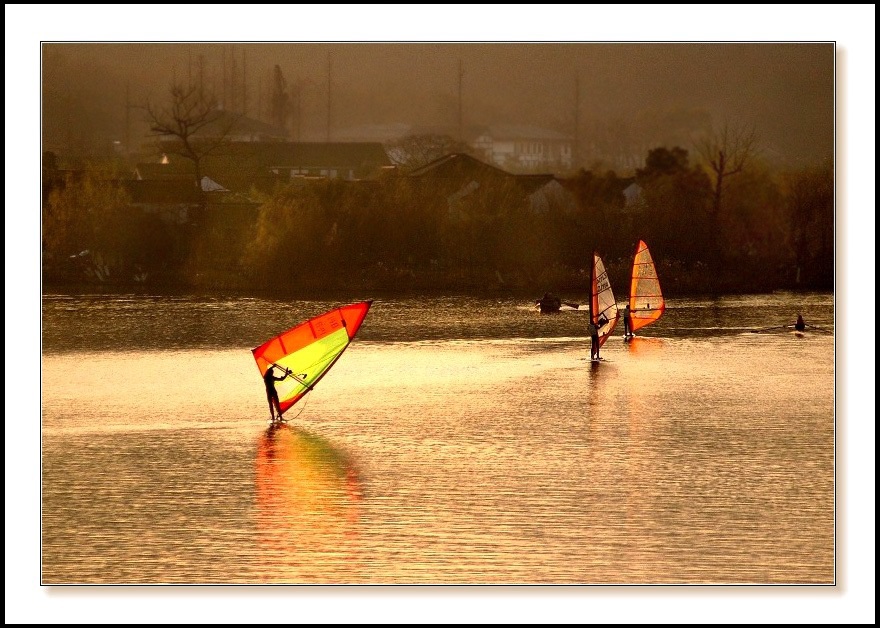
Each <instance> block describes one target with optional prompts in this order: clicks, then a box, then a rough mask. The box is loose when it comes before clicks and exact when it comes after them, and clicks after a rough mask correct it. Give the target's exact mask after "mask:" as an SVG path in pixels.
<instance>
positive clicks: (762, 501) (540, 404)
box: [41, 294, 835, 584]
mask: <svg viewBox="0 0 880 628" xmlns="http://www.w3.org/2000/svg"><path fill="white" fill-rule="evenodd" d="M364 296H368V295H364ZM359 298H360V296H357V297H354V298H352V299H349V300H348V301H344V302H337V301H333V302H330V301H282V300H264V299H254V298H230V299H222V298H206V297H158V296H157V297H148V296H135V295H128V296H106V295H105V296H70V295H58V294H52V295H45V296H44V298H43V311H42V316H43V319H42V334H43V337H42V341H43V360H42V531H41V534H42V546H41V553H42V583H43V584H65V583H253V584H263V583H335V584H359V583H368V584H406V583H423V584H447V583H449V584H458V583H487V584H509V583H528V584H538V583H548V584H562V583H578V584H580V583H583V584H659V583H700V584H730V583H798V584H800V583H822V584H831V583H834V582H835V553H834V548H835V544H834V541H835V519H834V496H835V473H834V472H835V458H834V444H835V419H834V366H835V360H834V337H833V335H831V334H830V333H826V332H828V331H830V330H832V329H833V320H834V305H833V297H832V295H830V294H806V295H804V294H772V295H750V296H736V297H726V298H719V299H714V300H712V299H691V300H671V301H669V302H668V309H667V311H666V313H665V314H664V316H663V317H662V318H661V319H660V320H659V321H658V322H657V323H655V324H653V325H650V326H648V327H646V328H644V329H643V330H640V334H642V335H640V336H639V337H637V338H636V339H635V340H634V341H632V342H630V343H624V342H623V340H622V336H621V334H622V325H619V326H618V328H617V329H616V330H615V334H614V336H613V337H612V338H610V339H609V340H608V342H607V343H606V344H605V345H604V347H603V348H602V357H603V358H605V361H604V362H602V363H601V364H598V365H594V364H591V363H590V362H589V361H588V360H587V359H586V358H588V357H589V339H588V338H586V321H587V316H586V312H584V311H563V312H561V313H560V314H558V315H549V316H547V315H544V316H542V315H540V314H538V313H537V312H535V311H534V309H533V308H532V307H530V304H529V303H528V301H523V300H521V299H520V300H517V299H513V298H501V299H485V298H469V297H455V298H453V297H450V298H433V297H432V298H421V299H415V298H407V299H399V300H394V299H387V300H386V299H377V300H376V301H375V302H374V304H373V307H372V309H371V310H370V312H369V314H368V315H367V318H366V319H365V321H364V324H363V326H362V327H361V330H360V332H359V333H358V336H357V338H356V339H355V341H354V342H353V343H352V345H351V346H350V347H349V348H348V350H347V351H346V353H345V354H344V355H343V356H342V358H341V359H340V361H339V362H338V363H337V364H336V366H335V367H334V368H333V369H332V370H331V371H330V372H329V374H328V375H327V377H325V378H324V379H323V380H321V383H320V384H319V385H318V386H317V387H316V389H315V391H314V392H313V393H311V394H310V395H308V396H307V397H306V398H305V400H304V401H303V402H301V403H300V404H298V405H297V406H295V407H294V408H293V409H292V410H291V411H290V412H289V413H288V415H287V416H288V418H289V419H290V423H289V425H288V426H284V427H281V428H278V429H269V428H268V427H267V419H268V416H269V412H268V408H267V405H266V400H265V392H264V389H263V384H262V381H261V378H260V375H259V372H258V370H257V367H256V364H255V363H254V360H253V358H252V356H251V352H250V349H251V348H253V347H255V346H257V345H259V344H261V343H262V342H263V341H265V340H266V339H268V338H269V337H271V336H273V335H275V334H277V333H279V332H281V331H283V330H284V329H287V328H288V327H291V326H293V325H294V324H296V323H298V322H300V321H302V320H304V319H306V318H309V317H311V316H314V315H317V314H319V313H321V312H323V311H324V310H326V309H329V308H330V307H333V306H336V305H341V304H343V303H345V302H351V301H356V300H359ZM798 312H803V314H804V317H805V318H806V321H807V323H808V324H812V325H816V326H819V327H821V328H822V329H821V330H819V329H816V330H814V331H813V332H808V333H807V334H806V335H804V336H803V337H799V336H795V335H794V334H793V333H792V332H791V331H789V330H782V329H779V330H767V331H764V332H761V333H753V332H752V331H751V330H755V329H759V328H766V327H772V326H778V325H785V324H790V323H792V322H793V321H794V318H795V316H796V315H797V313H798Z"/></svg>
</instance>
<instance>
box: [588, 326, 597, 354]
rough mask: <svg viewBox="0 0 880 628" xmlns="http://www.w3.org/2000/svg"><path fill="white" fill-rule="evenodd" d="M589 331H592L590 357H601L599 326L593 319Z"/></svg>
mask: <svg viewBox="0 0 880 628" xmlns="http://www.w3.org/2000/svg"><path fill="white" fill-rule="evenodd" d="M587 331H589V332H590V359H591V360H598V359H599V327H598V326H597V325H596V323H594V322H593V321H590V324H589V325H587Z"/></svg>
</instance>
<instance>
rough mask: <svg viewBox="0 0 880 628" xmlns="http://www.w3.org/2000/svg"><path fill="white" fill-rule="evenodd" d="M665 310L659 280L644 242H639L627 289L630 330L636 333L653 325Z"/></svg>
mask: <svg viewBox="0 0 880 628" xmlns="http://www.w3.org/2000/svg"><path fill="white" fill-rule="evenodd" d="M665 309H666V301H664V300H663V293H662V292H661V291H660V279H659V278H658V277H657V268H656V267H655V266H654V260H653V258H652V257H651V251H649V250H648V245H647V244H645V242H644V240H639V246H638V248H637V249H636V256H635V259H634V260H633V270H632V283H631V284H630V289H629V310H630V318H631V320H632V329H631V330H630V331H636V330H637V329H641V328H642V327H644V326H645V325H648V324H650V323H653V322H654V321H656V320H657V319H658V318H660V316H661V315H662V314H663V311H664V310H665Z"/></svg>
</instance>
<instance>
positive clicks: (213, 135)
mask: <svg viewBox="0 0 880 628" xmlns="http://www.w3.org/2000/svg"><path fill="white" fill-rule="evenodd" d="M145 108H146V112H147V122H148V124H149V125H150V131H151V133H152V134H153V135H154V136H157V137H159V138H160V141H161V140H165V142H163V149H164V150H165V151H166V152H170V153H173V154H176V155H180V156H181V157H184V158H185V159H189V160H190V161H191V162H192V164H193V169H194V174H195V185H196V186H200V182H201V180H202V160H203V159H204V157H205V156H206V155H208V154H210V153H212V152H214V151H216V150H217V149H218V148H220V147H221V146H224V145H226V144H228V137H229V133H230V132H231V131H232V129H233V127H234V126H235V124H236V122H237V121H238V119H239V118H240V116H237V115H232V114H229V113H227V112H225V111H223V110H222V109H220V108H219V106H218V103H217V98H216V96H214V95H213V94H212V93H211V92H209V91H206V90H205V89H204V87H203V86H202V85H199V84H195V83H191V84H189V85H182V84H177V83H175V84H172V85H171V87H170V89H169V100H168V102H167V103H166V104H164V105H156V104H154V103H152V102H148V103H147V105H146V107H145ZM168 140H170V141H168Z"/></svg>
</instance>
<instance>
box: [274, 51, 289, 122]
mask: <svg viewBox="0 0 880 628" xmlns="http://www.w3.org/2000/svg"><path fill="white" fill-rule="evenodd" d="M270 102H271V106H272V124H274V125H275V126H277V127H279V128H282V129H286V128H287V118H288V117H290V113H291V102H290V94H288V93H287V81H286V80H284V74H283V73H282V72H281V66H279V65H276V66H275V68H274V69H273V71H272V97H271V99H270Z"/></svg>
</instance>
